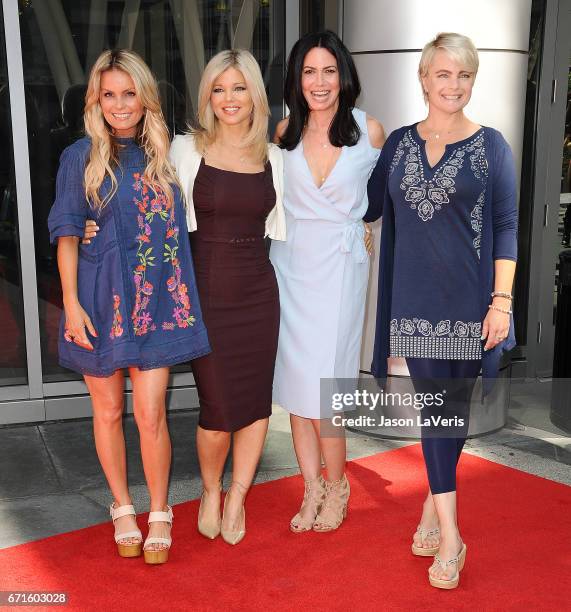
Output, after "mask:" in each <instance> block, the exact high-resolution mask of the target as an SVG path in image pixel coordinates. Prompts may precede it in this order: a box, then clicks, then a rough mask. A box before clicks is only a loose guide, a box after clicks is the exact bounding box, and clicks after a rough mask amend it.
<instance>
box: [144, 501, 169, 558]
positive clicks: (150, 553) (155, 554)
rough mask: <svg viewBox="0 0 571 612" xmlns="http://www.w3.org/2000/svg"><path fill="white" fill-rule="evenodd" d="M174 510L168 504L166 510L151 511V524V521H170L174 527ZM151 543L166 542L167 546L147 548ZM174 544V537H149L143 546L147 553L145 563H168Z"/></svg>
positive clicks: (149, 521) (145, 553)
mask: <svg viewBox="0 0 571 612" xmlns="http://www.w3.org/2000/svg"><path fill="white" fill-rule="evenodd" d="M172 521H173V512H172V508H171V507H170V506H169V505H167V511H166V512H149V520H148V521H147V522H148V523H149V525H150V524H151V523H168V524H169V525H170V526H171V527H172ZM151 544H164V545H165V546H166V547H167V548H161V549H160V550H147V546H150V545H151ZM171 544H172V538H171V537H170V536H169V537H168V538H157V537H152V538H147V539H146V540H145V545H144V546H143V553H144V555H145V563H148V564H149V565H159V564H161V563H166V562H167V561H168V559H169V550H170V547H171Z"/></svg>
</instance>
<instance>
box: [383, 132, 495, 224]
mask: <svg viewBox="0 0 571 612" xmlns="http://www.w3.org/2000/svg"><path fill="white" fill-rule="evenodd" d="M405 153H406V157H405V167H404V176H403V177H402V180H401V184H400V188H401V189H402V190H403V191H405V192H406V193H405V201H406V202H408V203H409V204H410V208H412V209H414V210H416V211H417V213H418V216H419V217H420V218H421V219H422V221H425V222H426V221H430V220H431V219H432V218H433V216H434V214H435V213H436V212H437V211H439V210H441V209H442V207H443V206H444V205H445V204H449V203H450V198H449V197H448V196H449V195H451V194H453V193H456V180H455V179H456V177H457V175H458V172H459V171H460V170H461V169H462V166H463V165H464V161H465V159H466V154H467V153H469V154H470V155H469V159H470V164H471V169H472V171H473V173H474V176H476V178H478V179H480V180H482V181H484V180H485V178H487V172H488V164H487V160H486V157H485V153H486V151H485V147H484V135H483V133H479V134H478V135H477V136H476V137H475V138H473V139H472V140H470V141H469V142H468V143H466V144H465V145H462V146H460V147H457V148H455V149H454V150H453V152H452V153H451V154H450V155H449V156H448V158H446V159H445V160H444V162H443V163H441V164H439V166H438V168H437V169H436V171H435V173H434V175H433V177H432V178H431V179H427V178H426V177H425V174H424V167H423V165H422V160H421V158H420V154H421V151H420V146H419V145H418V144H417V143H416V141H415V140H414V138H413V136H412V131H411V130H408V131H407V132H406V133H405V134H404V136H403V138H402V140H401V141H400V142H399V144H398V147H397V150H396V153H395V155H394V157H393V161H392V163H391V167H390V171H389V172H390V173H392V172H393V171H394V169H395V168H396V167H397V166H398V164H399V162H400V160H401V158H402V157H403V155H405Z"/></svg>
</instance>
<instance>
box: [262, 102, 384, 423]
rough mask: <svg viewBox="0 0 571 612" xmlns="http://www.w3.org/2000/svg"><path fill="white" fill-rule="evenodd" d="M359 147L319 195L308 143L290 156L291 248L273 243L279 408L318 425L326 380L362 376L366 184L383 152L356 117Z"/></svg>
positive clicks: (346, 152)
mask: <svg viewBox="0 0 571 612" xmlns="http://www.w3.org/2000/svg"><path fill="white" fill-rule="evenodd" d="M353 116H354V117H355V120H356V121H357V124H358V125H359V128H360V130H361V137H360V139H359V141H358V143H357V144H356V145H354V146H352V147H347V146H344V147H343V148H342V150H341V153H340V156H339V158H338V160H337V163H336V164H335V166H334V168H333V170H332V171H331V173H330V174H329V176H328V177H327V178H326V180H325V181H324V183H323V184H322V185H321V187H317V186H316V184H315V182H314V179H313V176H312V174H311V170H310V168H309V166H308V164H307V161H306V158H305V156H304V153H303V141H301V142H300V143H299V145H298V146H297V147H296V148H295V149H294V150H292V151H284V207H285V211H286V226H287V240H286V241H285V242H276V241H274V242H272V246H271V250H270V259H271V261H272V264H273V265H274V268H275V272H276V277H277V280H278V286H279V292H280V311H281V315H280V332H279V341H278V352H277V359H276V367H275V374H274V387H273V402H274V404H278V405H280V406H281V407H282V408H284V409H285V410H287V411H288V412H290V413H292V414H295V415H298V416H302V417H306V418H312V419H319V418H323V416H324V415H323V414H322V413H321V411H320V399H319V393H320V380H321V379H322V378H356V377H358V375H359V358H360V350H361V337H362V332H363V321H364V316H365V299H366V293H367V282H368V276H369V258H368V255H367V251H366V249H365V245H364V225H363V221H362V219H363V216H364V214H365V212H366V211H367V206H368V199H367V181H368V179H369V176H370V174H371V172H372V170H373V168H374V166H375V164H376V162H377V158H378V156H379V153H380V150H379V149H375V148H374V147H372V146H371V144H370V142H369V135H368V132H367V115H366V113H365V112H364V111H362V110H359V109H353Z"/></svg>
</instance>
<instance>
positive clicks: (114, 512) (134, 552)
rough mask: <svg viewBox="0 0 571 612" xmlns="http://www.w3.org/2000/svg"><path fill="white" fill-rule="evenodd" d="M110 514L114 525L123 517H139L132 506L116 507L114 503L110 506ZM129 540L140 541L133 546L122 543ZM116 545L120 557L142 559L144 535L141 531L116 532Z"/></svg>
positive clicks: (132, 544)
mask: <svg viewBox="0 0 571 612" xmlns="http://www.w3.org/2000/svg"><path fill="white" fill-rule="evenodd" d="M109 514H110V515H111V520H112V521H113V523H115V521H116V520H117V519H119V518H121V517H122V516H128V515H131V516H134V517H136V516H137V513H136V512H135V508H133V506H132V505H126V506H116V505H115V503H112V504H111V505H110V506H109ZM136 520H137V519H136V518H135V521H136ZM129 539H138V540H139V541H138V542H133V543H131V544H126V543H124V542H122V540H129ZM115 543H116V544H117V552H118V553H119V556H120V557H125V558H130V557H140V556H141V551H142V547H143V534H142V533H141V530H140V529H136V530H133V531H125V532H124V533H117V532H115Z"/></svg>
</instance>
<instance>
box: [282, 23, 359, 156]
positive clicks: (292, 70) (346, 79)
mask: <svg viewBox="0 0 571 612" xmlns="http://www.w3.org/2000/svg"><path fill="white" fill-rule="evenodd" d="M314 47H321V48H323V49H327V51H329V53H331V54H332V55H334V56H335V59H336V60H337V69H338V71H339V85H340V88H339V106H338V108H337V112H336V113H335V116H334V117H333V121H332V122H331V125H330V126H329V142H330V143H331V144H332V145H333V146H335V147H342V146H344V145H345V146H348V147H352V146H353V145H356V144H357V142H358V141H359V137H360V136H361V130H360V129H359V126H358V125H357V122H356V121H355V119H354V117H353V113H352V112H351V111H352V109H353V107H354V106H355V101H356V100H357V98H358V97H359V94H360V93H361V83H359V75H358V74H357V69H356V68H355V64H354V62H353V58H352V57H351V54H350V53H349V49H347V47H346V46H345V45H344V44H343V43H342V42H341V39H340V38H339V37H338V36H337V34H335V33H334V32H331V30H325V31H323V32H317V33H313V34H306V35H305V36H302V37H301V38H300V39H299V40H298V41H297V42H296V43H295V45H294V46H293V49H292V50H291V53H290V55H289V58H288V62H287V72H286V78H285V85H284V88H285V94H284V98H285V102H286V104H287V105H288V108H289V111H290V114H289V121H288V124H287V128H286V130H285V132H284V134H283V136H282V137H281V138H280V145H281V146H282V147H283V148H284V149H287V150H288V151H291V150H292V149H295V147H297V145H298V144H299V141H300V140H301V136H302V133H303V130H304V128H305V126H306V125H307V119H308V117H309V106H308V105H307V101H306V99H305V97H304V95H303V91H302V88H301V77H302V74H303V62H304V60H305V56H306V55H307V54H308V53H309V51H311V49H313V48H314Z"/></svg>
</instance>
